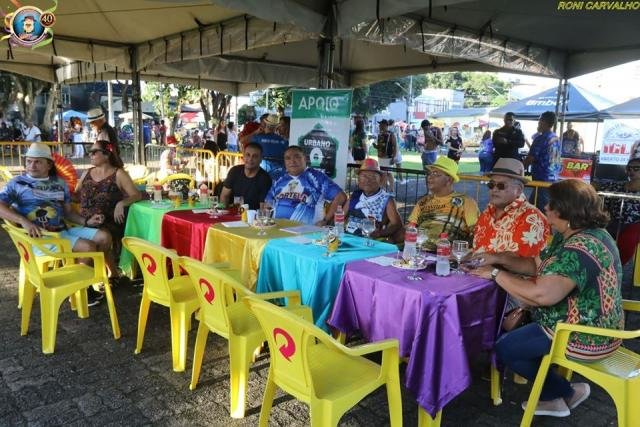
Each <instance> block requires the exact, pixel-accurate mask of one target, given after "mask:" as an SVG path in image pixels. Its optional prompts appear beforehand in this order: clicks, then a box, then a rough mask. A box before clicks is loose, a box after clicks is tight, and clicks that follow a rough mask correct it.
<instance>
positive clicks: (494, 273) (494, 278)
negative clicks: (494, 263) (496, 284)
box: [491, 268, 502, 280]
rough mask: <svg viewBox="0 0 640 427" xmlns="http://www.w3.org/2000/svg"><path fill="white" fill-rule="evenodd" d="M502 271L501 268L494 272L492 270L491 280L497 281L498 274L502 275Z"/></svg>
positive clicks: (495, 269)
mask: <svg viewBox="0 0 640 427" xmlns="http://www.w3.org/2000/svg"><path fill="white" fill-rule="evenodd" d="M501 271H502V270H500V269H499V268H494V269H493V270H491V278H492V279H493V280H496V277H498V273H500V272H501Z"/></svg>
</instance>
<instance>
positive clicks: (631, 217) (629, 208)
mask: <svg viewBox="0 0 640 427" xmlns="http://www.w3.org/2000/svg"><path fill="white" fill-rule="evenodd" d="M596 188H597V189H598V190H599V191H607V192H612V193H628V194H634V195H636V196H640V157H636V158H632V159H631V160H629V162H628V163H627V180H626V181H613V182H607V183H600V184H597V185H596ZM604 206H605V209H606V210H607V211H608V212H609V216H610V217H611V222H610V223H609V226H608V227H607V229H608V230H609V233H611V235H613V236H614V237H617V239H618V248H619V249H620V258H621V260H622V264H626V263H627V262H629V261H630V260H631V258H633V254H634V253H635V249H636V246H637V245H638V242H639V241H640V201H639V200H625V202H624V207H623V209H622V210H620V199H619V198H616V197H605V199H604Z"/></svg>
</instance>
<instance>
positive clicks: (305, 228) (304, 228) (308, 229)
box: [281, 224, 322, 234]
mask: <svg viewBox="0 0 640 427" xmlns="http://www.w3.org/2000/svg"><path fill="white" fill-rule="evenodd" d="M281 230H282V231H286V232H287V233H293V234H305V233H316V232H318V231H322V227H318V226H317V225H308V224H304V225H297V226H295V227H287V228H281Z"/></svg>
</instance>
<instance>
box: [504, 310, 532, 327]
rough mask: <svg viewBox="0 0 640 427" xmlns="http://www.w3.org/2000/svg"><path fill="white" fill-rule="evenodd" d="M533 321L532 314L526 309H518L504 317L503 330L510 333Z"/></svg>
mask: <svg viewBox="0 0 640 427" xmlns="http://www.w3.org/2000/svg"><path fill="white" fill-rule="evenodd" d="M530 321H531V313H530V312H529V310H527V309H526V308H522V307H517V308H514V309H513V310H511V311H510V312H508V313H507V314H505V315H504V318H503V319H502V329H504V330H505V331H507V332H509V331H512V330H514V329H517V328H519V327H520V326H523V325H526V324H527V323H529V322H530Z"/></svg>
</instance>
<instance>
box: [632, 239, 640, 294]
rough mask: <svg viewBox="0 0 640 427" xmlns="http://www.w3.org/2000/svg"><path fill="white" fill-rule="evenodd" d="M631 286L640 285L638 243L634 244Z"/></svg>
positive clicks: (639, 246) (639, 248) (639, 245)
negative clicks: (634, 252)
mask: <svg viewBox="0 0 640 427" xmlns="http://www.w3.org/2000/svg"><path fill="white" fill-rule="evenodd" d="M633 286H640V243H638V246H636V254H635V256H634V257H633Z"/></svg>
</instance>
